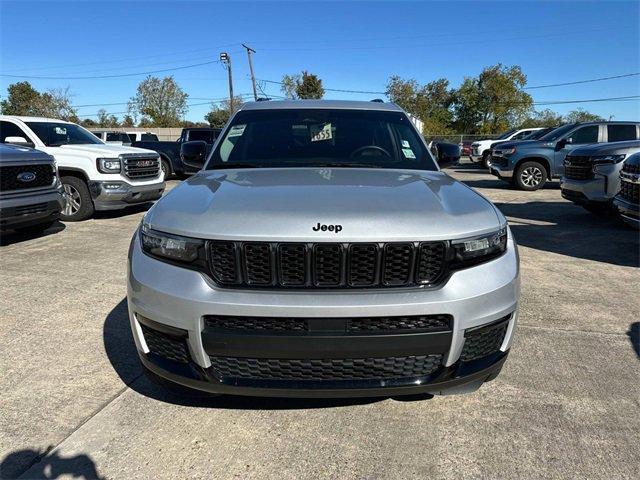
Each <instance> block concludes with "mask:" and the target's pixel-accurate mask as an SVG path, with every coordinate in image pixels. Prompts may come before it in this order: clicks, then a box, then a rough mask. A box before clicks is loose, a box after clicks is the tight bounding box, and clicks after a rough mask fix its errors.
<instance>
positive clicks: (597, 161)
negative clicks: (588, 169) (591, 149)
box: [591, 154, 626, 165]
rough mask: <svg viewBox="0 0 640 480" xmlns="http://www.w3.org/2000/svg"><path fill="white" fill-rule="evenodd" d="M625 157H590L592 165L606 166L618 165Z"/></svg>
mask: <svg viewBox="0 0 640 480" xmlns="http://www.w3.org/2000/svg"><path fill="white" fill-rule="evenodd" d="M624 157H626V155H625V154H620V155H599V156H597V157H591V160H592V161H593V164H594V165H606V164H611V163H620V162H621V161H623V160H624Z"/></svg>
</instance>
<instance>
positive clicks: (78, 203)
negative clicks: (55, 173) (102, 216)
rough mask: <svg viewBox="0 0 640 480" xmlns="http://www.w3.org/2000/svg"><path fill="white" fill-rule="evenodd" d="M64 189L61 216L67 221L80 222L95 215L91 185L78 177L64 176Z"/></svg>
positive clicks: (62, 179)
mask: <svg viewBox="0 0 640 480" xmlns="http://www.w3.org/2000/svg"><path fill="white" fill-rule="evenodd" d="M60 181H61V182H62V188H63V190H64V207H62V212H61V213H60V218H61V219H62V220H63V221H65V222H79V221H82V220H86V219H87V218H89V217H91V216H92V215H93V211H94V208H93V201H92V200H91V194H90V193H89V187H88V186H87V184H86V183H85V182H84V180H82V179H80V178H78V177H72V176H67V177H62V178H61V179H60Z"/></svg>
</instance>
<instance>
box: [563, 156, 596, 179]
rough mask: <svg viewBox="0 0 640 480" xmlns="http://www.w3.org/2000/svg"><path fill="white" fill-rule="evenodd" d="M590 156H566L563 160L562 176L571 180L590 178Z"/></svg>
mask: <svg viewBox="0 0 640 480" xmlns="http://www.w3.org/2000/svg"><path fill="white" fill-rule="evenodd" d="M592 166H593V165H592V162H591V158H590V157H573V156H569V155H568V156H567V157H566V158H565V161H564V176H565V178H569V179H572V180H590V179H592V178H593V170H592Z"/></svg>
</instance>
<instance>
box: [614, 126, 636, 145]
mask: <svg viewBox="0 0 640 480" xmlns="http://www.w3.org/2000/svg"><path fill="white" fill-rule="evenodd" d="M607 134H608V140H609V141H610V142H622V141H624V140H635V139H636V136H637V135H636V126H635V125H607Z"/></svg>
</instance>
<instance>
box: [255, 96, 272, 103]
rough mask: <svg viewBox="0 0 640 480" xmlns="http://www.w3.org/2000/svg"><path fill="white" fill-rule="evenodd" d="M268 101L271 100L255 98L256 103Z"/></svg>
mask: <svg viewBox="0 0 640 480" xmlns="http://www.w3.org/2000/svg"><path fill="white" fill-rule="evenodd" d="M269 100H271V99H270V98H269V97H259V98H256V102H268V101H269Z"/></svg>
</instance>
